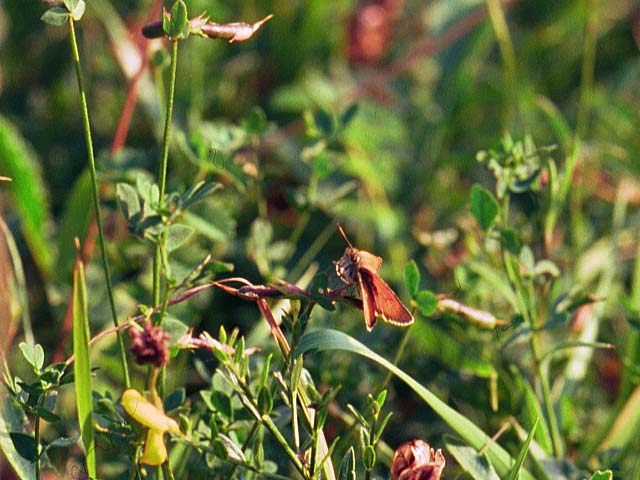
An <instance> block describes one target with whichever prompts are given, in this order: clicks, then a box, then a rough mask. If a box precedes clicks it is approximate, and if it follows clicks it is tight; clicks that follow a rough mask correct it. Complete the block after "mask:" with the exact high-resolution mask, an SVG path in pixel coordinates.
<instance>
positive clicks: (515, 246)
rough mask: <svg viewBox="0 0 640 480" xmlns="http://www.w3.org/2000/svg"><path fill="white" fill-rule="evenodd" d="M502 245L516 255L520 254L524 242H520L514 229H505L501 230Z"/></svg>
mask: <svg viewBox="0 0 640 480" xmlns="http://www.w3.org/2000/svg"><path fill="white" fill-rule="evenodd" d="M500 243H501V244H502V246H503V247H504V248H505V249H507V250H508V251H510V252H511V253H513V254H514V255H519V254H520V249H521V248H522V240H520V236H519V235H518V233H517V232H516V231H515V230H514V229H513V228H511V227H504V228H501V229H500Z"/></svg>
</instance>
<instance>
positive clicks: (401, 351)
mask: <svg viewBox="0 0 640 480" xmlns="http://www.w3.org/2000/svg"><path fill="white" fill-rule="evenodd" d="M414 313H415V312H414ZM409 337H411V327H409V328H407V329H406V330H405V332H404V335H402V339H401V340H400V344H399V345H398V349H397V350H396V354H395V355H394V357H393V364H394V365H398V363H400V359H401V358H402V355H404V349H405V348H407V344H408V343H409ZM392 376H393V374H392V373H391V372H387V374H386V375H385V377H384V379H383V380H382V384H380V386H379V387H378V388H377V389H376V391H377V392H378V393H380V392H381V391H382V390H384V389H385V388H387V385H389V382H390V381H391V377H392Z"/></svg>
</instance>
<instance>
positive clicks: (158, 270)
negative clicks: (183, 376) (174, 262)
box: [153, 38, 178, 305]
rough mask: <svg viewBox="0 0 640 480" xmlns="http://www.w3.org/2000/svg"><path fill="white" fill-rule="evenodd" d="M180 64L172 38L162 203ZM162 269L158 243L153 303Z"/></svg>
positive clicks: (160, 178) (160, 175) (156, 300)
mask: <svg viewBox="0 0 640 480" xmlns="http://www.w3.org/2000/svg"><path fill="white" fill-rule="evenodd" d="M177 66H178V39H177V38H172V39H171V67H170V77H169V95H168V98H167V110H166V112H165V118H164V134H163V135H162V157H161V160H160V170H159V172H158V188H159V190H160V203H161V204H162V203H163V202H164V194H165V190H166V184H167V165H168V163H169V143H170V141H171V118H172V117H173V101H174V98H175V91H176V71H177ZM161 271H162V252H161V245H156V248H155V251H154V253H153V304H154V305H157V304H158V303H160V278H161Z"/></svg>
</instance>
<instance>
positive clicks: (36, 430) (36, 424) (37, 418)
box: [34, 401, 40, 480]
mask: <svg viewBox="0 0 640 480" xmlns="http://www.w3.org/2000/svg"><path fill="white" fill-rule="evenodd" d="M39 403H40V401H38V404H39ZM34 439H35V443H36V480H40V415H38V412H37V411H36V416H35V419H34Z"/></svg>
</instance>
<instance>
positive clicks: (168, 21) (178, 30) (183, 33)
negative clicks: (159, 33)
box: [162, 0, 189, 39]
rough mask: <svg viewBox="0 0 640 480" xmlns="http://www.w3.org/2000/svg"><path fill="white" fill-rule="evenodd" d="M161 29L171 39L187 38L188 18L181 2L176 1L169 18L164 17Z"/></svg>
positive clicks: (184, 6)
mask: <svg viewBox="0 0 640 480" xmlns="http://www.w3.org/2000/svg"><path fill="white" fill-rule="evenodd" d="M162 29H163V30H164V32H165V33H166V34H167V35H169V36H170V37H171V38H180V39H184V38H187V37H188V36H189V16H188V13H187V6H186V5H185V4H184V2H183V1H182V0H177V1H176V2H175V3H174V4H173V6H172V7H171V17H167V16H166V15H165V16H164V18H163V19H162Z"/></svg>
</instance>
